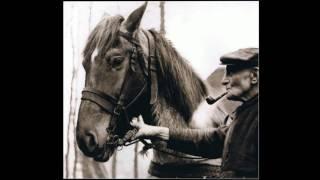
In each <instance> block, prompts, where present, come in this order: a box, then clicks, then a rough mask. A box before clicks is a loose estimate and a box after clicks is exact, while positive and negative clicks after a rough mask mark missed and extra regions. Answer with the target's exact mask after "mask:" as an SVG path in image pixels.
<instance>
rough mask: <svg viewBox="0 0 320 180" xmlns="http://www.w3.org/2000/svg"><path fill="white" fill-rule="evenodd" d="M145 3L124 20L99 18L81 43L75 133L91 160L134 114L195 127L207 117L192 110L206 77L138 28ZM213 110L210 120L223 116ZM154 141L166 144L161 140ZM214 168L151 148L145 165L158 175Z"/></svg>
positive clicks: (106, 152)
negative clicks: (80, 90)
mask: <svg viewBox="0 0 320 180" xmlns="http://www.w3.org/2000/svg"><path fill="white" fill-rule="evenodd" d="M146 6H147V3H145V4H143V5H142V6H141V7H139V8H138V9H136V10H134V11H133V12H132V13H131V14H130V15H129V17H128V18H127V19H126V20H125V19H124V18H123V17H122V16H112V17H105V18H103V19H102V20H101V21H100V22H99V23H98V25H97V26H96V27H95V28H94V30H93V31H92V32H91V34H90V36H89V38H88V42H87V44H86V47H85V49H84V53H83V55H84V60H83V67H84V69H85V71H86V79H85V89H84V91H83V96H82V101H81V105H80V109H79V117H78V123H77V129H76V137H77V143H78V146H79V148H80V149H81V151H82V152H83V153H84V154H85V155H86V156H89V157H92V158H94V159H95V160H96V161H101V162H105V161H108V160H109V158H110V157H111V156H112V154H113V152H114V150H115V149H116V147H115V146H112V145H110V144H112V143H109V142H113V141H114V139H115V138H116V137H117V138H119V137H120V138H122V137H123V136H125V134H126V132H127V131H128V130H130V129H131V127H130V125H129V121H130V120H131V118H132V117H134V116H138V115H139V114H142V115H143V117H144V119H145V121H146V123H148V124H153V125H159V126H167V127H169V126H170V127H174V128H199V127H202V126H203V124H204V123H203V122H206V121H212V119H208V118H206V119H207V120H205V119H200V118H199V116H197V115H195V114H196V113H195V112H196V111H198V110H197V109H198V107H201V106H200V104H202V106H205V105H203V104H205V97H206V96H207V95H208V88H207V85H206V84H205V82H203V81H202V80H201V79H200V78H199V76H198V75H197V74H196V73H195V72H194V71H193V69H192V68H191V66H190V65H189V64H188V63H187V61H186V60H185V59H184V58H183V57H181V56H180V54H179V53H178V52H177V51H176V50H175V49H174V47H173V46H172V45H171V43H170V42H169V41H168V40H167V39H166V38H164V36H162V35H161V34H159V33H158V32H156V31H154V30H149V31H146V30H143V29H140V28H139V25H140V22H141V19H142V16H143V14H144V11H145V9H146ZM200 111H201V110H200ZM211 112H213V113H215V111H211ZM194 113H195V114H194ZM217 113H218V114H216V115H215V116H214V120H216V121H223V119H224V117H225V114H224V113H222V112H221V111H217ZM195 117H196V118H195ZM196 119H197V120H200V121H202V122H201V123H197V122H196ZM197 124H202V125H197ZM153 143H155V144H158V146H161V147H165V146H166V143H165V142H164V141H157V140H154V141H153ZM176 154H178V155H181V154H182V153H178V152H176ZM204 162H205V163H204ZM155 165H156V166H155ZM185 165H187V166H185ZM199 167H201V168H199ZM179 168H180V169H183V171H182V172H184V173H181V172H178V171H179ZM186 168H189V169H186ZM172 170H173V171H172ZM193 170H195V171H198V172H195V171H193ZM167 171H172V172H171V174H168V173H167ZM213 171H214V169H213V166H211V165H210V163H209V162H208V161H203V160H196V159H184V158H179V157H176V156H172V155H169V154H165V153H162V152H159V151H156V150H154V153H153V159H152V163H151V167H150V169H149V173H150V174H151V175H154V176H158V177H201V176H213V175H212V172H213ZM166 173H167V174H166Z"/></svg>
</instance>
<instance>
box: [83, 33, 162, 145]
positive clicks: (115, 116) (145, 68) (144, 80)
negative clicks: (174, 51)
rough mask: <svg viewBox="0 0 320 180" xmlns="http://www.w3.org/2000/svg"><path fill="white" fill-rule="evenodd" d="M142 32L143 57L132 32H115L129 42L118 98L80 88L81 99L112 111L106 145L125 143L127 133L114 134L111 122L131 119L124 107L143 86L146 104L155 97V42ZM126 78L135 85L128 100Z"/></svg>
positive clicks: (91, 89)
mask: <svg viewBox="0 0 320 180" xmlns="http://www.w3.org/2000/svg"><path fill="white" fill-rule="evenodd" d="M143 33H144V34H145V36H146V37H147V39H148V45H149V46H148V50H149V56H148V58H145V55H144V53H143V51H142V47H141V45H140V43H139V41H138V40H137V39H136V38H134V37H133V35H132V33H128V32H126V33H125V32H122V31H119V35H120V36H122V37H124V38H125V39H126V40H128V41H129V42H130V43H131V44H132V48H131V52H130V53H131V54H130V59H129V61H130V63H129V66H130V67H129V68H128V71H127V72H126V75H125V79H124V83H123V84H122V86H121V90H120V95H119V98H116V97H114V96H112V95H110V94H107V93H104V92H102V91H99V90H97V89H95V88H91V87H85V88H84V89H83V91H82V98H81V100H87V101H90V102H93V103H95V104H97V105H98V106H100V107H101V108H102V109H103V110H104V111H106V112H107V113H109V114H111V115H112V117H111V121H110V123H111V124H110V126H109V127H108V128H107V129H106V130H107V131H108V133H109V134H110V135H111V140H110V141H108V142H107V143H106V144H107V145H111V146H115V147H118V146H122V145H126V144H125V143H126V142H127V141H129V139H130V138H131V137H130V138H129V137H127V138H126V136H124V137H123V138H122V139H121V138H120V137H119V135H117V134H116V132H115V131H116V128H115V127H116V126H115V123H116V122H117V121H118V120H119V119H120V118H121V116H124V117H123V119H125V121H126V122H125V124H126V125H128V126H130V121H131V120H130V119H129V116H128V109H129V108H130V107H131V106H132V105H133V104H134V103H135V102H137V100H139V98H140V97H141V96H142V95H143V94H144V93H146V91H147V89H149V90H150V100H149V102H150V104H153V103H154V102H155V101H156V96H157V84H158V83H157V82H156V79H157V77H156V59H155V44H154V41H153V37H149V36H150V35H149V34H148V33H147V32H145V31H144V30H143ZM137 68H140V70H141V72H142V73H137V72H136V71H137ZM130 82H131V83H133V84H134V85H135V86H139V87H138V88H135V90H136V92H131V94H132V93H133V94H134V95H133V96H132V97H133V98H131V100H130V101H129V102H125V101H126V100H127V99H130V98H128V97H127V94H128V92H126V91H129V90H128V89H127V87H130V84H129V83H130ZM131 132H132V131H131ZM127 134H128V133H127ZM129 134H130V133H129Z"/></svg>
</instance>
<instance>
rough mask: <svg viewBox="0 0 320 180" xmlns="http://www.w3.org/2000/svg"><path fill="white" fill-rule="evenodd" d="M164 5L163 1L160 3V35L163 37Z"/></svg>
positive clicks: (164, 32)
mask: <svg viewBox="0 0 320 180" xmlns="http://www.w3.org/2000/svg"><path fill="white" fill-rule="evenodd" d="M164 3H165V1H160V34H162V35H165V34H166V31H165V27H164V23H165V22H164V15H165V14H164V13H165V12H164Z"/></svg>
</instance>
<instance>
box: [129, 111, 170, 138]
mask: <svg viewBox="0 0 320 180" xmlns="http://www.w3.org/2000/svg"><path fill="white" fill-rule="evenodd" d="M130 124H131V126H133V127H135V128H137V129H138V132H137V134H136V135H135V136H134V137H133V138H132V140H134V139H137V138H152V137H158V138H160V139H163V140H168V139H169V129H168V128H165V127H158V126H151V125H147V124H145V123H144V121H143V118H142V116H141V115H140V116H139V117H138V118H136V117H134V118H133V119H132V121H131V122H130Z"/></svg>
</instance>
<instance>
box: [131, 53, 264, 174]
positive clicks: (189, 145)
mask: <svg viewBox="0 0 320 180" xmlns="http://www.w3.org/2000/svg"><path fill="white" fill-rule="evenodd" d="M258 54H259V49H257V48H246V49H239V50H238V51H235V52H232V53H229V54H226V55H224V56H222V57H221V58H220V61H221V63H222V64H223V65H226V74H225V77H224V79H223V81H222V84H223V85H225V86H226V90H227V95H226V96H227V98H228V99H229V100H232V101H242V102H243V104H242V105H241V106H239V107H238V108H237V109H236V110H235V112H234V113H233V114H232V115H230V116H231V117H232V119H233V121H232V122H231V123H230V125H229V126H222V127H219V128H216V129H214V128H207V129H171V128H167V127H156V126H150V125H146V124H144V122H143V119H142V117H141V116H139V118H138V119H137V118H134V119H133V121H132V123H131V125H132V126H134V127H137V128H138V129H139V131H138V133H137V134H136V136H135V138H149V137H158V138H160V139H163V140H167V141H168V148H172V149H175V150H178V151H181V152H184V153H189V154H193V155H199V156H203V157H208V158H218V157H221V156H222V165H221V174H220V177H222V178H242V177H258V94H259V87H258V82H259V67H258Z"/></svg>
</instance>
